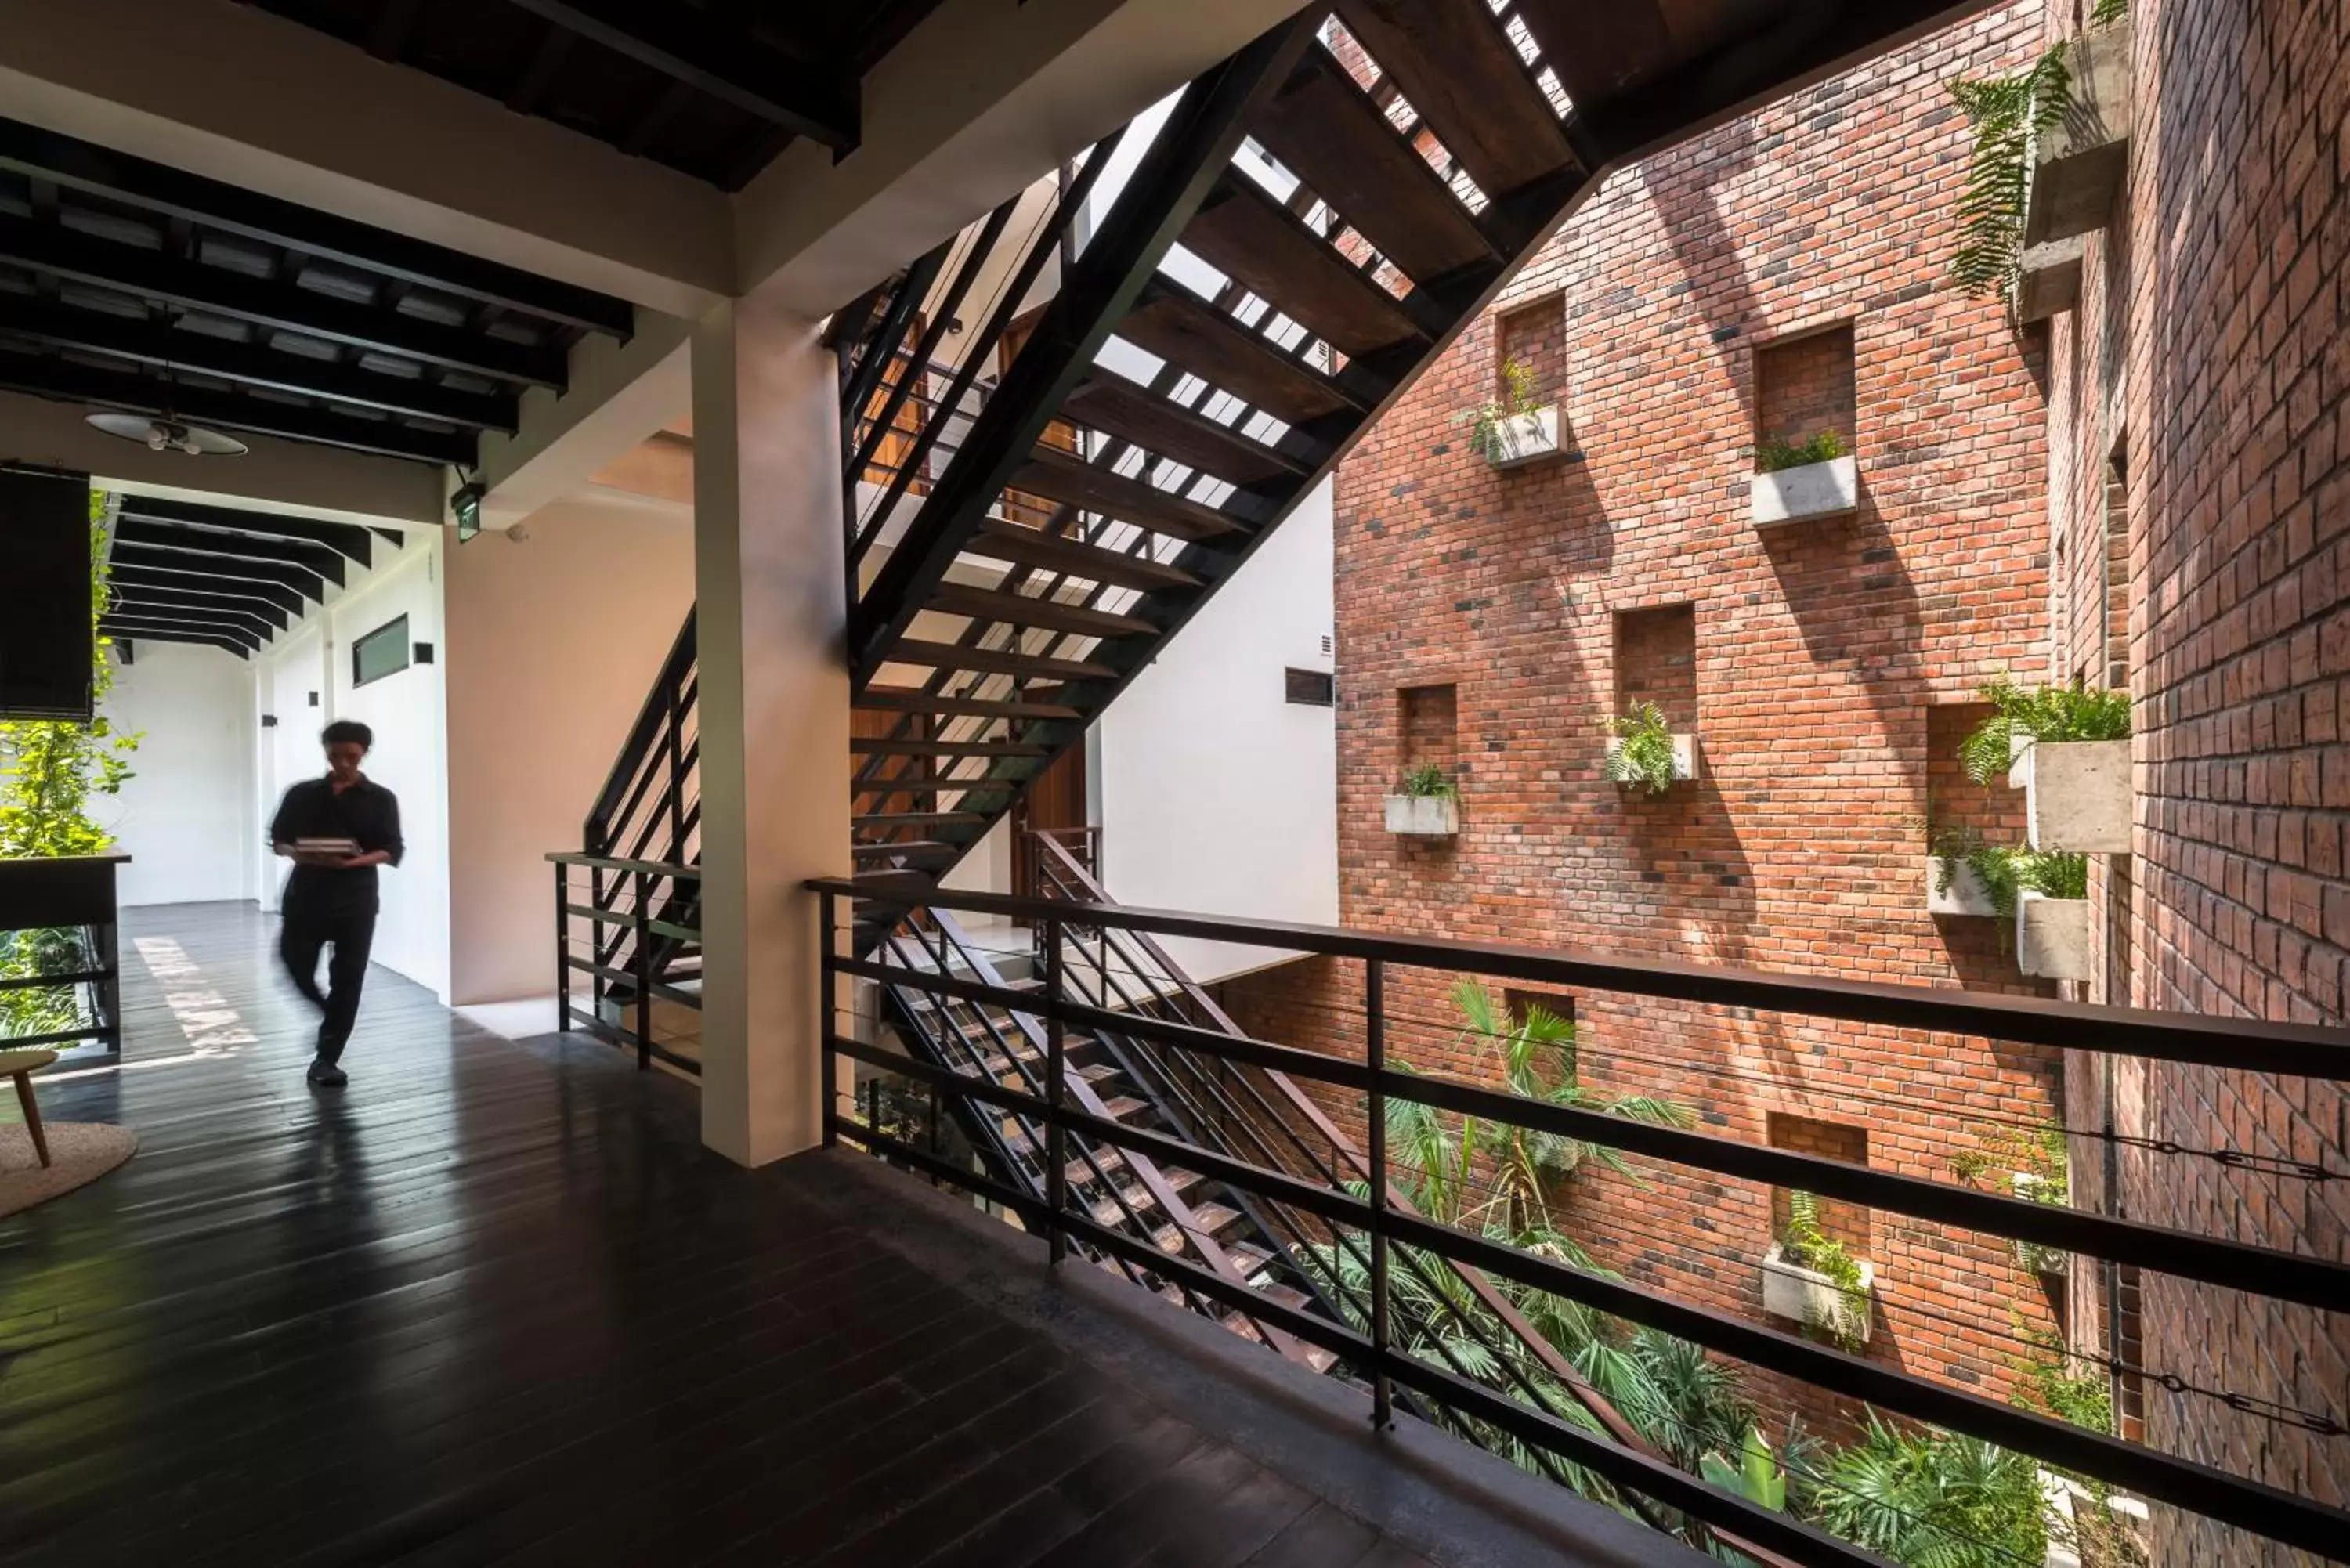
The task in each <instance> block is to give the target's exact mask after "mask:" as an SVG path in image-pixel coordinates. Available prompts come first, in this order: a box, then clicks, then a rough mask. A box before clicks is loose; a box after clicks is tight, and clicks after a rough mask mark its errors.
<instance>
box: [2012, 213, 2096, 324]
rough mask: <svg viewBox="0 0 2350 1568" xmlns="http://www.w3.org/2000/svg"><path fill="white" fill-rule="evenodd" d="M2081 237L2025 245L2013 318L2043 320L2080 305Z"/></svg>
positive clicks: (2016, 288) (2016, 281)
mask: <svg viewBox="0 0 2350 1568" xmlns="http://www.w3.org/2000/svg"><path fill="white" fill-rule="evenodd" d="M2082 249H2083V242H2082V237H2081V236H2080V235H2079V234H2074V235H2072V236H2070V237H2069V238H2066V239H2061V240H2052V241H2050V242H2049V243H2048V244H2044V245H2027V246H2025V247H2024V251H2023V260H2022V270H2021V272H2020V274H2019V275H2018V276H2017V278H2016V280H2015V318H2016V319H2017V320H2018V321H2045V320H2047V319H2048V318H2049V317H2052V316H2061V315H2063V314H2064V312H2065V311H2068V310H2070V309H2072V308H2073V307H2074V306H2076V305H2078V304H2080V303H2081V252H2082Z"/></svg>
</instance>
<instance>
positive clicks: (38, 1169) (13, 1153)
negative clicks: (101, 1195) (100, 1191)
mask: <svg viewBox="0 0 2350 1568" xmlns="http://www.w3.org/2000/svg"><path fill="white" fill-rule="evenodd" d="M41 1130H42V1131H43V1132H44V1133H45V1134H47V1137H48V1140H49V1164H48V1165H47V1166H43V1165H42V1164H41V1162H40V1161H39V1160H37V1159H36V1158H33V1137H32V1135H31V1134H30V1133H28V1132H26V1130H25V1128H24V1127H23V1126H22V1125H21V1124H16V1123H11V1124H10V1125H9V1126H7V1127H0V1220H5V1219H6V1218H7V1217H8V1216H9V1215H11V1214H15V1213H17V1212H18V1211H20V1210H26V1209H30V1208H31V1207H32V1206H33V1205H34V1204H36V1203H46V1202H47V1201H48V1200H49V1199H52V1198H55V1197H57V1195H58V1194H60V1193H65V1192H71V1191H72V1190H73V1189H75V1188H77V1187H84V1186H87V1185H88V1184H89V1183H90V1182H93V1181H96V1180H97V1179H99V1177H101V1176H104V1175H105V1174H106V1173H107V1172H108V1171H109V1170H112V1169H113V1168H115V1167H116V1166H118V1165H120V1164H121V1163H122V1162H123V1161H124V1160H126V1159H129V1158H130V1157H131V1155H132V1154H133V1153H134V1152H136V1151H137V1149H138V1147H139V1136H138V1135H137V1134H136V1133H134V1132H132V1131H131V1130H130V1128H129V1127H110V1126H109V1125H107V1124H106V1123H104V1122H46V1123H44V1124H42V1127H41Z"/></svg>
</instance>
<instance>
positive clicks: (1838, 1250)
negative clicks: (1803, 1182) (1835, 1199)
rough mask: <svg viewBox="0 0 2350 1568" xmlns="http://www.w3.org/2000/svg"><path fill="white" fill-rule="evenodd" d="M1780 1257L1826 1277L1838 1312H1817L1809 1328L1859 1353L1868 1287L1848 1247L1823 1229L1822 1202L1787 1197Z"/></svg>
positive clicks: (1805, 1196)
mask: <svg viewBox="0 0 2350 1568" xmlns="http://www.w3.org/2000/svg"><path fill="white" fill-rule="evenodd" d="M1779 1257H1780V1259H1781V1261H1782V1262H1788V1263H1793V1264H1794V1266H1795V1267H1796V1268H1799V1269H1809V1270H1810V1271H1811V1272H1813V1273H1815V1274H1819V1275H1821V1276H1823V1277H1825V1279H1826V1281H1827V1282H1828V1283H1829V1284H1830V1285H1832V1286H1834V1287H1835V1293H1836V1308H1835V1311H1834V1312H1817V1311H1815V1312H1814V1314H1812V1316H1811V1319H1810V1321H1809V1322H1808V1323H1807V1324H1805V1326H1806V1327H1808V1328H1810V1329H1811V1330H1812V1331H1813V1332H1814V1333H1815V1334H1820V1335H1822V1336H1824V1337H1825V1338H1828V1339H1832V1340H1834V1341H1835V1343H1836V1344H1837V1345H1839V1346H1841V1347H1842V1348H1844V1349H1846V1350H1858V1349H1859V1348H1860V1347H1861V1345H1862V1344H1863V1343H1865V1342H1864V1341H1863V1339H1862V1337H1861V1334H1862V1330H1863V1329H1865V1328H1866V1326H1867V1324H1868V1284H1867V1282H1866V1279H1865V1278H1864V1277H1863V1275H1862V1273H1861V1272H1860V1264H1859V1263H1858V1262H1856V1261H1855V1260H1854V1258H1853V1256H1852V1254H1851V1253H1850V1252H1848V1251H1846V1250H1845V1245H1844V1243H1843V1242H1842V1241H1837V1240H1836V1239H1835V1237H1833V1236H1831V1235H1829V1234H1828V1233H1827V1232H1826V1231H1824V1230H1822V1229H1821V1228H1820V1203H1819V1199H1816V1198H1814V1197H1813V1196H1812V1195H1811V1194H1810V1193H1808V1192H1791V1193H1789V1194H1788V1195H1787V1222H1786V1224H1785V1225H1784V1226H1783V1227H1782V1228H1781V1229H1780V1231H1779Z"/></svg>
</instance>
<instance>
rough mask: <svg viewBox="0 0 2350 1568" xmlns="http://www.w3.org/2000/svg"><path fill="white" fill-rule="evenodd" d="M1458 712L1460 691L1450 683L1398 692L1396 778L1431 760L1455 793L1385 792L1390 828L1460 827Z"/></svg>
mask: <svg viewBox="0 0 2350 1568" xmlns="http://www.w3.org/2000/svg"><path fill="white" fill-rule="evenodd" d="M1460 714H1461V699H1460V694H1459V691H1458V690H1457V689H1456V688H1455V687H1453V686H1451V684H1449V683H1447V684H1444V685H1428V686H1406V687H1403V688H1401V689H1400V690H1399V691H1397V692H1396V736H1397V740H1398V742H1399V747H1400V750H1401V753H1402V754H1401V755H1399V757H1398V758H1397V759H1396V777H1397V780H1398V781H1399V784H1400V781H1401V780H1402V779H1403V778H1404V776H1405V775H1406V774H1410V773H1412V772H1413V771H1414V770H1416V769H1419V768H1423V767H1428V766H1430V765H1433V766H1435V767H1437V768H1439V769H1440V770H1442V772H1443V774H1444V777H1445V779H1446V780H1447V781H1448V782H1450V783H1451V785H1452V787H1453V794H1451V795H1443V796H1435V795H1420V796H1409V795H1405V794H1390V795H1388V796H1387V797H1386V798H1385V801H1384V803H1383V806H1382V809H1383V811H1384V813H1385V816H1386V825H1387V830H1388V832H1389V833H1396V834H1402V835H1404V836H1408V837H1411V838H1421V839H1450V838H1451V837H1452V836H1453V835H1455V834H1457V833H1459V832H1460V831H1461V809H1460V799H1459V792H1460V788H1461V784H1462V782H1463V781H1462V779H1461V733H1460Z"/></svg>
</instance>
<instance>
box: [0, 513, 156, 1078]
mask: <svg viewBox="0 0 2350 1568" xmlns="http://www.w3.org/2000/svg"><path fill="white" fill-rule="evenodd" d="M108 515H109V497H108V496H107V495H106V494H105V493H102V492H99V491H95V490H93V491H91V492H90V495H89V523H90V529H89V542H90V607H89V613H90V624H91V627H92V628H93V630H95V628H96V627H97V624H98V618H99V615H100V614H101V613H103V612H104V610H105V608H106V602H107V594H108V591H109V590H108V586H107V556H108V552H107V527H106V524H107V519H108ZM111 646H112V639H109V638H106V637H99V638H98V639H97V640H96V647H95V649H94V653H93V657H92V662H91V668H90V682H91V694H92V696H93V698H94V700H95V701H97V702H98V703H99V705H100V706H101V707H102V706H103V704H104V703H105V701H106V696H107V693H108V691H109V690H111V689H112V687H113V684H114V664H113V660H112V659H111V658H110V657H109V655H108V652H107V649H109V648H110V647H111ZM138 746H139V737H138V736H137V735H134V734H121V733H119V732H116V731H115V729H114V727H113V725H112V724H111V723H110V722H109V721H108V720H107V718H106V716H105V714H104V713H103V712H102V711H101V712H100V713H99V716H98V717H97V718H96V719H95V720H93V721H92V722H89V723H87V724H78V723H72V722H66V721H63V720H47V719H19V720H9V721H5V722H0V860H37V859H47V858H49V857H55V856H61V855H97V854H100V853H102V852H103V851H105V850H106V849H108V848H109V847H110V846H112V845H113V843H114V836H113V835H111V834H109V833H108V832H107V831H106V829H105V828H103V827H101V826H99V825H98V823H97V822H96V821H95V820H94V819H93V818H92V817H91V816H90V815H89V805H90V800H91V797H92V796H94V795H109V794H120V792H121V789H122V786H123V784H124V783H125V782H126V781H127V780H129V779H130V760H129V753H131V752H133V751H136V750H137V749H138ZM90 967H91V960H90V955H89V953H88V947H87V942H86V940H85V938H84V936H83V933H81V932H80V931H78V930H62V929H58V930H50V929H36V930H21V931H6V932H0V979H26V978H29V977H31V976H33V975H36V974H70V973H74V972H76V971H84V970H88V968H90ZM83 1022H84V1020H83V1017H82V1010H81V1002H80V988H79V987H77V986H70V985H59V986H23V987H15V988H11V989H8V990H5V991H0V1038H10V1037H17V1038H21V1037H23V1036H26V1035H32V1034H54V1033H64V1032H65V1031H68V1030H70V1029H75V1028H78V1027H79V1026H80V1025H81V1023H83Z"/></svg>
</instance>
